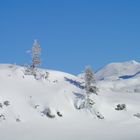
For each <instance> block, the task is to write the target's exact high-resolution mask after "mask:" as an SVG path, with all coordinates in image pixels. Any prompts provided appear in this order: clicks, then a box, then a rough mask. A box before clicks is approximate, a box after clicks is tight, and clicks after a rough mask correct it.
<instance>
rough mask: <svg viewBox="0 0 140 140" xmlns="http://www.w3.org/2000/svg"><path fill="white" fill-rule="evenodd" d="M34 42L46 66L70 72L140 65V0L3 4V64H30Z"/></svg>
mask: <svg viewBox="0 0 140 140" xmlns="http://www.w3.org/2000/svg"><path fill="white" fill-rule="evenodd" d="M34 39H38V40H39V42H40V45H41V47H42V56H41V59H42V63H43V64H42V67H46V68H50V69H56V70H61V71H66V72H69V73H74V74H77V73H80V72H81V71H82V70H83V69H84V67H85V65H91V66H92V67H93V68H94V70H97V69H99V68H100V67H102V66H104V65H106V64H107V63H110V62H114V61H115V62H117V61H127V60H131V59H135V60H137V61H140V1H139V0H96V1H95V0H0V63H17V64H24V63H29V62H30V56H29V54H27V53H26V51H27V50H29V49H30V48H31V47H32V43H33V40H34Z"/></svg>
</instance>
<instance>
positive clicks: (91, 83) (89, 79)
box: [84, 66, 98, 95]
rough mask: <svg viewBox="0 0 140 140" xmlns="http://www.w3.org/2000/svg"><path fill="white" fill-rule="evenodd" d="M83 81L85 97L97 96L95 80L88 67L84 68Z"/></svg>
mask: <svg viewBox="0 0 140 140" xmlns="http://www.w3.org/2000/svg"><path fill="white" fill-rule="evenodd" d="M84 80H85V90H86V94H87V95H89V94H91V93H94V94H97V91H98V88H97V87H96V80H95V77H94V73H93V70H92V68H91V67H90V66H88V67H86V69H85V74H84Z"/></svg>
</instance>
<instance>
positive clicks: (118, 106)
mask: <svg viewBox="0 0 140 140" xmlns="http://www.w3.org/2000/svg"><path fill="white" fill-rule="evenodd" d="M115 109H116V110H118V111H121V110H126V105H125V104H118V105H117V106H116V108H115Z"/></svg>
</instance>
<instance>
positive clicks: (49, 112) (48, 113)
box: [42, 108, 55, 118]
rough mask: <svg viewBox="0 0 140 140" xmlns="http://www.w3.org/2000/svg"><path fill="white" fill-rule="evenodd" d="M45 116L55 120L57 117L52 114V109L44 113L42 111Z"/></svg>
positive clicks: (45, 110) (47, 109) (46, 109)
mask: <svg viewBox="0 0 140 140" xmlns="http://www.w3.org/2000/svg"><path fill="white" fill-rule="evenodd" d="M42 113H43V115H45V116H47V117H49V118H55V115H54V114H52V112H51V109H50V108H45V109H44V110H43V111H42Z"/></svg>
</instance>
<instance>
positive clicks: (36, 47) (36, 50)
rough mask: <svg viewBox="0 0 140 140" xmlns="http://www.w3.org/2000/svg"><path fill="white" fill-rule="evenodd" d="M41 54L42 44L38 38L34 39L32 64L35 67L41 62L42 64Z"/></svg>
mask: <svg viewBox="0 0 140 140" xmlns="http://www.w3.org/2000/svg"><path fill="white" fill-rule="evenodd" d="M40 54H41V48H40V44H39V43H38V41H37V40H34V43H33V47H32V50H31V55H32V65H31V67H32V68H33V69H34V68H35V67H36V66H38V65H39V64H41V60H40Z"/></svg>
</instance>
